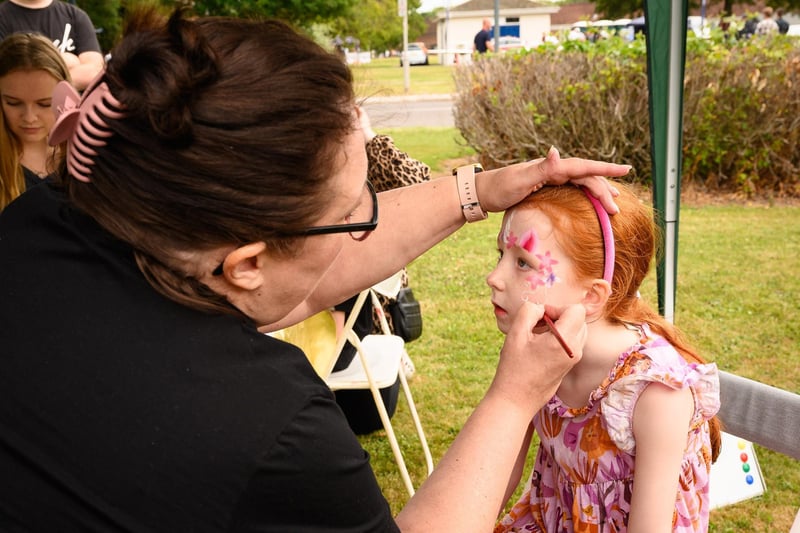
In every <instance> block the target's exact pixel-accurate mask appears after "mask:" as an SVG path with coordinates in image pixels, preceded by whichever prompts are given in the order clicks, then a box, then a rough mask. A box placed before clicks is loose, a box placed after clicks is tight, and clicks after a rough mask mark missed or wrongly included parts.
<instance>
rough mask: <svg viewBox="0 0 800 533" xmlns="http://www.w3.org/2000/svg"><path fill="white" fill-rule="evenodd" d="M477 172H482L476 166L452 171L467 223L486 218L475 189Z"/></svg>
mask: <svg viewBox="0 0 800 533" xmlns="http://www.w3.org/2000/svg"><path fill="white" fill-rule="evenodd" d="M478 172H483V167H482V166H480V165H478V164H472V165H465V166H463V167H458V168H456V169H455V170H454V171H453V174H455V175H456V185H457V187H458V198H459V200H460V202H461V210H462V211H463V212H464V218H466V219H467V222H477V221H478V220H484V219H485V218H486V217H487V216H488V214H487V213H486V211H484V210H483V209H482V208H481V202H480V200H478V191H477V189H476V188H475V174H477V173H478Z"/></svg>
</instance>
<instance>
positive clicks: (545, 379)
mask: <svg viewBox="0 0 800 533" xmlns="http://www.w3.org/2000/svg"><path fill="white" fill-rule="evenodd" d="M557 313H558V310H556V309H554V308H550V307H548V315H549V316H551V317H552V318H553V319H554V320H556V322H555V324H554V325H555V326H556V329H557V330H558V332H559V334H560V335H561V336H562V338H563V339H564V341H565V342H566V344H567V345H568V346H569V347H570V350H571V351H572V353H573V356H572V357H570V356H568V355H567V353H566V352H565V351H564V348H563V347H562V346H561V344H560V343H559V342H558V340H557V339H556V337H555V335H553V333H552V332H551V331H550V330H549V329H547V330H546V331H541V328H536V326H537V324H538V322H539V321H540V320H541V319H542V317H543V316H544V306H542V305H539V304H534V303H531V302H525V304H524V305H523V306H522V307H521V308H520V310H519V313H517V316H516V317H515V319H514V323H513V324H512V325H511V329H510V331H509V332H508V335H506V339H505V342H504V344H503V348H502V350H501V351H500V363H499V364H498V367H497V371H496V373H495V378H494V381H493V382H492V386H491V389H490V391H492V393H499V394H502V395H503V396H505V397H506V399H509V400H511V402H512V403H513V404H514V405H517V406H520V407H522V408H523V409H525V410H527V411H528V412H529V413H530V414H531V416H533V413H534V412H536V410H538V409H540V408H541V407H542V406H543V405H544V403H545V402H547V400H549V399H550V397H551V396H552V395H553V394H555V392H556V390H557V389H558V386H559V385H560V384H561V380H562V379H563V378H564V376H565V375H566V374H567V372H569V371H570V369H571V368H572V367H573V366H574V365H575V364H576V363H577V362H578V361H580V359H581V357H582V355H583V345H584V343H585V342H586V322H585V319H586V310H585V309H584V307H583V306H582V305H578V304H576V305H571V306H569V307H567V308H565V309H564V310H563V311H561V312H560V313H559V314H557ZM534 328H536V329H537V330H538V331H541V333H534V331H533V330H534Z"/></svg>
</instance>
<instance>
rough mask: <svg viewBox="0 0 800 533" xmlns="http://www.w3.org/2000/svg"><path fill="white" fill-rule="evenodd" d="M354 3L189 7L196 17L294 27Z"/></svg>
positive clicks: (207, 2)
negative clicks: (277, 21) (273, 20)
mask: <svg viewBox="0 0 800 533" xmlns="http://www.w3.org/2000/svg"><path fill="white" fill-rule="evenodd" d="M356 2H357V0H196V1H194V2H191V5H192V7H193V9H194V11H195V13H197V14H198V15H201V16H207V15H225V16H233V17H253V16H257V17H275V18H279V19H283V20H286V21H288V22H290V23H292V24H294V25H296V26H301V27H309V26H311V25H312V24H313V23H315V22H324V21H329V20H333V19H335V18H337V17H341V16H342V15H344V14H345V13H347V12H348V10H349V9H350V8H351V7H352V6H354V5H355V4H356Z"/></svg>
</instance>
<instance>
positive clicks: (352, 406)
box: [333, 108, 431, 435]
mask: <svg viewBox="0 0 800 533" xmlns="http://www.w3.org/2000/svg"><path fill="white" fill-rule="evenodd" d="M358 114H359V119H360V122H361V129H362V131H363V132H364V140H365V141H366V150H367V165H368V166H367V179H368V180H369V181H370V183H372V185H373V187H374V188H375V190H376V191H377V192H383V191H390V190H392V189H396V188H398V187H406V186H409V185H414V184H416V183H422V182H425V181H428V180H430V177H431V169H430V167H429V166H428V165H426V164H425V163H423V162H422V161H418V160H416V159H414V158H412V157H410V156H409V155H408V154H407V153H405V152H403V151H401V150H399V149H398V148H397V147H396V146H395V145H394V141H393V140H392V138H391V137H389V136H388V135H378V134H377V133H375V130H373V129H372V124H371V122H370V119H369V115H368V114H367V112H366V111H365V110H364V109H363V108H358ZM401 277H402V282H401V287H407V286H408V273H407V272H406V269H405V268H403V269H402V274H401ZM357 297H358V295H356V296H353V297H352V298H350V299H348V300H347V301H345V302H342V303H339V304H337V305H336V306H335V307H334V311H333V318H334V322H335V323H336V327H337V333H338V332H340V331H341V329H342V328H343V326H344V323H345V320H347V317H348V315H349V314H350V310H351V309H352V308H353V305H354V304H355V301H356V298H357ZM378 300H379V301H380V303H381V305H382V307H383V312H384V315H385V317H386V321H387V323H388V325H389V330H390V331H391V332H392V333H394V324H393V323H392V316H391V313H390V311H389V308H388V307H389V305H390V304H391V302H392V301H393V300H392V299H390V298H387V297H386V296H383V295H381V294H379V295H378ZM354 331H355V332H356V334H357V335H358V336H359V338H361V337H363V336H364V335H368V334H370V333H382V330H381V326H380V320H379V318H378V316H377V311H376V310H375V309H373V306H372V301H371V300H367V302H366V303H365V304H364V307H363V308H362V309H361V313H360V314H359V316H358V318H357V319H356V322H355V324H354ZM355 356H356V349H355V347H354V346H353V345H351V344H350V343H349V342H347V343H345V345H344V348H343V349H342V353H341V354H340V355H339V358H338V359H337V360H336V365H335V366H334V368H333V370H334V372H335V371H338V370H342V369H344V368H347V366H348V365H349V364H350V362H351V361H352V360H353V358H354V357H355ZM402 364H403V371H404V372H405V375H406V378H409V379H410V378H411V377H412V376H413V375H414V373H415V372H416V368H415V366H414V363H413V361H412V360H411V357H410V356H409V355H408V352H405V351H404V353H403V357H402ZM399 387H400V381H399V378H398V380H397V381H396V382H395V383H394V385H392V386H389V387H386V388H384V389H381V396H382V397H383V401H384V405H385V406H386V411H387V413H388V414H389V416H390V417H391V416H393V414H394V411H395V407H396V406H397V395H398V392H399ZM336 403H338V404H339V406H340V407H341V408H342V411H344V414H345V416H346V417H347V422H348V423H349V424H350V427H351V428H352V429H353V431H354V432H355V433H356V434H357V435H363V434H366V433H371V432H373V431H375V430H377V429H380V428H382V427H383V424H382V423H381V419H380V417H379V415H378V411H377V409H376V408H375V403H374V400H373V398H372V393H371V392H370V391H369V390H341V391H336Z"/></svg>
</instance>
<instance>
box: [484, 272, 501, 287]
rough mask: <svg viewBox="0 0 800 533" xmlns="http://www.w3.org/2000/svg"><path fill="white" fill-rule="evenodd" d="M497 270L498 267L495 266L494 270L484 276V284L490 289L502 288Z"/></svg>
mask: <svg viewBox="0 0 800 533" xmlns="http://www.w3.org/2000/svg"><path fill="white" fill-rule="evenodd" d="M497 271H498V269H497V268H495V269H494V270H492V271H491V272H489V275H488V276H486V284H487V285H488V286H489V287H491V288H492V289H495V290H501V289H502V288H503V287H502V281H501V280H500V275H499V274H498V272H497Z"/></svg>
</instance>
